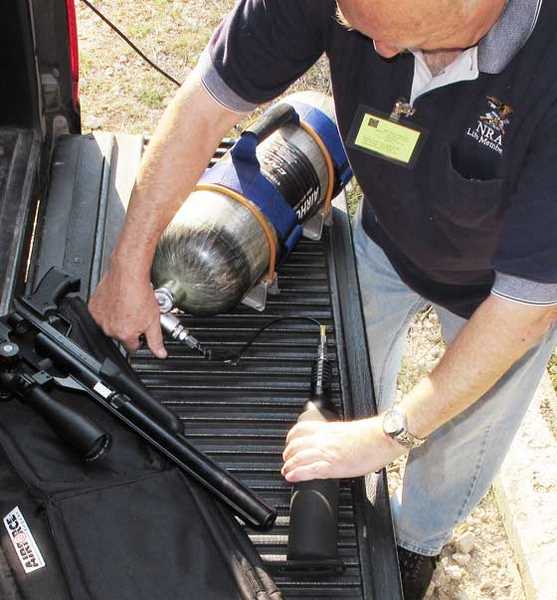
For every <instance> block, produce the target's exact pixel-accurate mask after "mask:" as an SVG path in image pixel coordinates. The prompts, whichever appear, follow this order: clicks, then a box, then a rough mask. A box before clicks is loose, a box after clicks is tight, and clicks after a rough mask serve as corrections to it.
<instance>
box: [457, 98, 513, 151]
mask: <svg viewBox="0 0 557 600" xmlns="http://www.w3.org/2000/svg"><path fill="white" fill-rule="evenodd" d="M487 103H488V107H489V110H488V111H487V112H486V113H485V114H483V115H482V116H481V117H480V118H479V119H478V123H477V125H476V127H475V128H472V127H468V129H467V130H466V135H467V136H469V137H471V138H472V139H474V140H476V141H477V142H478V144H481V145H482V146H485V147H486V148H489V149H490V150H493V151H494V152H496V153H497V154H499V155H500V156H501V155H502V154H503V141H504V138H505V132H506V128H507V125H509V123H510V122H511V119H510V117H511V115H512V113H513V109H512V108H511V107H510V106H509V105H508V104H504V103H503V102H501V100H499V99H498V98H495V97H494V96H488V97H487Z"/></svg>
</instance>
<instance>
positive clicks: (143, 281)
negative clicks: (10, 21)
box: [89, 72, 242, 358]
mask: <svg viewBox="0 0 557 600" xmlns="http://www.w3.org/2000/svg"><path fill="white" fill-rule="evenodd" d="M241 117H242V115H241V114H240V113H235V112H232V111H230V110H228V109H226V108H225V107H223V106H222V105H221V104H219V103H217V102H216V101H215V100H214V99H213V98H212V96H211V95H210V94H209V93H208V92H207V91H206V90H205V88H204V87H203V85H202V83H201V82H200V80H199V77H198V75H197V74H196V73H195V72H194V73H193V74H192V75H191V76H190V77H189V78H188V80H187V81H186V82H185V83H184V84H183V85H182V87H181V88H180V90H179V91H178V93H177V94H176V96H175V98H174V99H173V101H172V102H171V104H170V105H169V106H168V108H167V109H166V111H165V113H164V115H163V117H162V119H161V121H160V123H159V125H158V126H157V129H156V131H155V133H154V135H153V138H152V139H151V142H150V143H149V146H148V148H147V151H146V152H145V156H144V158H143V161H142V163H141V167H140V169H139V173H138V176H137V180H136V183H135V186H134V190H133V192H132V197H131V201H130V205H129V209H128V213H127V216H126V221H125V223H124V227H123V229H122V232H121V233H120V237H119V239H118V243H117V245H116V248H115V249H114V252H113V254H112V257H111V262H110V268H109V270H108V271H107V273H106V274H105V275H104V277H103V279H102V281H101V282H100V284H99V286H98V287H97V289H96V290H95V293H94V295H93V296H92V298H91V300H90V303H89V309H90V311H91V314H92V315H93V317H94V319H95V320H96V321H97V322H98V323H99V325H100V326H101V327H102V329H103V330H104V332H105V333H106V334H107V335H110V336H112V337H115V338H117V339H119V340H120V341H122V342H123V343H124V344H125V345H126V347H127V348H128V349H129V350H136V349H137V348H138V346H139V336H140V335H141V334H145V337H146V339H147V343H148V345H149V348H150V349H151V351H152V352H153V353H154V354H155V355H156V356H158V357H159V358H164V357H165V356H166V351H165V349H164V345H163V341H162V334H161V329H160V324H159V309H158V306H157V303H156V301H155V297H154V294H153V290H152V288H151V284H150V270H151V263H152V260H153V256H154V253H155V249H156V245H157V242H158V240H159V237H160V235H161V234H162V232H163V231H164V229H165V227H166V226H167V225H168V223H169V222H170V220H171V219H172V217H173V216H174V214H175V213H176V212H177V210H178V209H179V208H180V206H181V204H182V203H183V201H184V200H185V199H186V198H187V196H188V195H189V194H190V193H191V191H192V190H193V188H194V186H195V184H196V183H197V181H198V180H199V178H200V177H201V175H202V173H203V171H204V169H205V168H206V167H207V164H208V162H209V160H210V158H211V157H212V155H213V153H214V151H215V149H216V148H217V146H218V144H219V143H220V141H221V139H222V137H223V136H224V135H225V134H226V133H227V132H228V131H229V130H230V128H231V127H232V126H233V125H234V124H236V123H237V122H238V121H239V120H240V118H241Z"/></svg>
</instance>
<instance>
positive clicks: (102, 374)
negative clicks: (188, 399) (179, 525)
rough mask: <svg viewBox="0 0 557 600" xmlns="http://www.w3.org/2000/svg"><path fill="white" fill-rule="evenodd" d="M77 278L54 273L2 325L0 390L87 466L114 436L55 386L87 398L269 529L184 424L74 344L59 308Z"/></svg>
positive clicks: (265, 515) (268, 521)
mask: <svg viewBox="0 0 557 600" xmlns="http://www.w3.org/2000/svg"><path fill="white" fill-rule="evenodd" d="M79 284H80V282H79V279H77V278H75V277H72V276H70V275H68V274H67V273H64V272H63V271H61V270H59V269H56V268H52V269H50V271H48V273H47V274H46V275H45V276H44V278H43V279H42V280H41V282H40V283H39V285H38V287H37V289H36V290H35V291H34V292H33V293H32V294H31V295H29V296H23V297H19V298H18V299H16V300H15V301H14V308H15V309H14V311H13V312H11V313H9V314H7V315H4V316H3V317H1V318H0V391H2V392H3V394H2V395H3V396H4V397H5V398H10V399H11V398H12V397H16V398H18V399H19V400H21V401H23V402H24V403H26V404H27V405H29V406H30V407H31V408H33V409H34V410H37V411H38V412H39V413H40V414H41V415H42V416H43V417H44V418H45V419H46V421H47V422H48V423H49V424H50V426H51V427H52V428H53V429H54V430H55V431H56V433H57V434H58V435H59V436H60V437H61V438H62V439H63V440H64V441H65V442H66V443H68V444H70V445H71V446H72V447H73V448H74V449H76V450H77V451H78V452H80V453H81V455H82V456H83V457H84V458H85V460H88V461H93V460H98V459H100V458H101V457H102V456H103V455H104V454H106V452H107V451H108V450H109V447H110V436H109V435H108V434H106V433H104V432H103V431H102V430H101V429H100V428H99V427H97V426H96V425H95V423H93V422H92V421H90V420H89V419H87V418H85V417H84V416H82V415H80V414H79V412H78V411H76V410H75V409H71V408H68V407H67V406H64V405H62V404H60V402H58V401H57V400H55V399H54V398H53V397H52V396H51V395H50V394H49V392H48V390H49V389H51V388H52V387H59V388H63V389H70V390H74V391H79V392H83V393H85V394H87V396H88V397H89V398H90V399H91V400H93V401H95V402H96V404H98V405H99V406H101V407H102V408H104V409H105V410H107V411H109V412H110V413H111V414H112V415H113V416H114V417H115V418H116V419H118V420H119V421H120V422H121V423H123V424H124V425H125V426H127V427H128V428H129V429H131V430H133V431H134V432H135V433H136V434H137V435H139V436H140V437H142V438H143V439H144V440H145V441H146V442H148V443H149V444H151V446H153V447H155V448H156V449H157V450H159V451H160V452H161V453H162V454H164V455H165V456H166V457H167V458H169V459H170V460H171V461H172V462H173V463H174V464H175V465H177V466H178V467H180V468H181V469H182V470H183V471H184V472H185V473H187V474H188V475H190V476H191V477H193V478H194V479H195V480H196V481H197V482H198V483H200V484H201V485H202V486H204V487H205V488H206V489H208V490H209V491H210V492H211V493H212V494H213V495H215V496H216V497H217V498H219V500H221V501H222V502H223V503H224V504H226V505H227V506H228V507H229V508H230V509H232V510H233V511H234V513H235V514H237V515H238V516H239V517H240V518H241V519H242V520H243V521H244V522H246V523H247V524H248V525H250V526H252V527H255V528H257V529H262V530H266V529H270V528H271V527H272V526H273V523H274V521H275V519H276V512H275V511H274V510H273V509H271V508H270V507H268V506H267V505H266V504H265V503H263V502H262V501H261V500H260V499H259V498H258V497H257V496H256V495H255V494H254V493H253V492H252V491H251V490H250V489H249V488H247V487H246V486H245V485H243V484H242V483H241V482H239V481H238V480H236V479H235V478H233V477H232V476H231V475H230V474H229V473H227V472H226V471H225V470H224V469H223V468H221V467H220V466H218V465H217V464H215V463H214V462H213V461H211V460H210V459H209V458H208V457H206V456H205V455H204V454H203V453H202V452H200V451H199V450H197V449H196V448H195V447H194V446H192V445H191V444H190V443H189V442H188V440H187V439H186V437H185V435H184V434H183V431H182V425H181V423H180V421H179V419H178V417H177V416H176V415H175V414H174V413H173V412H172V411H170V410H169V409H168V408H166V407H165V406H163V405H162V404H160V403H159V402H157V400H155V398H153V397H152V396H151V395H150V394H149V392H148V391H147V390H146V389H145V388H144V387H143V386H141V385H139V384H138V383H137V382H136V381H135V380H134V379H133V378H132V377H130V376H129V374H128V373H126V372H125V371H124V370H122V369H121V368H120V367H118V365H116V364H115V363H114V362H113V361H111V360H110V359H109V358H106V359H105V360H103V361H102V362H101V361H99V360H97V359H96V358H95V357H93V356H91V354H89V353H88V352H86V351H85V350H84V349H83V348H81V347H80V346H79V345H77V344H76V343H75V342H74V341H72V340H71V339H70V338H69V337H68V333H69V323H68V322H67V320H66V319H65V318H64V316H63V315H62V313H61V312H60V309H59V304H60V301H61V300H62V299H63V298H64V297H65V296H67V295H68V294H69V293H70V292H76V291H78V290H79Z"/></svg>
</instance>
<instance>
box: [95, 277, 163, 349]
mask: <svg viewBox="0 0 557 600" xmlns="http://www.w3.org/2000/svg"><path fill="white" fill-rule="evenodd" d="M89 311H90V312H91V315H92V316H93V318H94V319H95V321H96V322H97V323H98V324H99V325H100V326H101V328H102V330H103V331H104V332H105V333H106V335H108V336H110V337H113V338H116V339H117V340H120V341H121V342H122V343H123V344H124V345H125V346H126V348H127V349H128V350H129V351H130V352H134V351H135V350H137V349H138V348H139V346H140V341H139V337H140V336H141V335H142V334H144V335H145V339H146V341H147V345H148V346H149V349H150V350H151V352H152V353H153V354H154V355H155V356H156V357H157V358H166V356H167V353H166V350H165V347H164V344H163V338H162V332H161V326H160V311H159V307H158V304H157V301H156V300H155V294H154V292H153V288H152V287H151V283H150V281H149V279H148V278H141V277H134V276H133V275H132V274H130V273H129V271H128V272H122V270H121V268H120V267H118V266H113V267H112V268H111V269H110V271H108V272H107V273H106V274H105V276H104V277H103V279H102V280H101V282H100V284H99V285H98V287H97V289H96V290H95V293H94V294H93V296H92V297H91V300H90V301H89Z"/></svg>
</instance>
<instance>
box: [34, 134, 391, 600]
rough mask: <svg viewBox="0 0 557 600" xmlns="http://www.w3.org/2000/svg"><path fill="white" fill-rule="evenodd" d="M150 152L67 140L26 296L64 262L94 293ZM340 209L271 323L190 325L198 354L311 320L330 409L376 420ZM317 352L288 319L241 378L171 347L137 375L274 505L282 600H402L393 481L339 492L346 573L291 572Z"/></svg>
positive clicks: (375, 479) (347, 485)
mask: <svg viewBox="0 0 557 600" xmlns="http://www.w3.org/2000/svg"><path fill="white" fill-rule="evenodd" d="M142 147H143V140H141V139H140V138H138V137H136V138H131V137H130V136H125V137H118V136H110V135H109V134H105V135H101V136H97V137H93V136H88V137H82V136H70V137H68V138H66V139H63V140H61V143H59V144H58V147H57V150H56V153H55V157H54V170H53V177H52V182H51V187H50V193H49V195H48V198H47V202H46V205H45V209H44V213H43V216H42V218H41V220H40V222H39V223H38V225H37V234H38V235H37V237H38V239H39V240H40V244H38V245H37V246H36V248H35V252H34V256H33V260H32V264H31V272H32V277H31V278H30V285H31V284H32V282H33V281H37V280H38V279H39V278H40V277H41V276H42V274H44V272H45V271H46V270H48V268H49V267H50V266H52V265H58V266H61V267H63V268H65V269H67V270H68V271H70V272H72V273H74V274H76V275H78V276H80V277H81V278H82V281H83V282H84V285H83V288H82V295H83V297H84V298H87V297H88V296H89V295H90V293H91V291H92V290H93V289H94V287H95V285H96V284H97V283H98V280H99V277H100V276H101V274H102V271H103V269H104V268H105V266H106V260H107V257H108V256H109V254H110V251H111V249H112V247H113V245H114V241H115V239H116V235H117V232H118V229H119V227H120V225H121V223H122V220H123V218H124V214H125V207H126V205H127V198H128V197H129V191H130V189H131V183H132V181H133V175H134V174H135V169H136V167H137V163H138V161H139V158H140V156H141V151H142ZM339 202H340V204H338V205H337V206H336V208H335V209H334V214H333V225H332V227H331V228H328V229H327V231H326V233H325V235H324V237H323V239H322V240H321V241H319V242H310V241H307V240H303V241H302V242H301V243H300V244H299V245H298V247H297V248H296V250H295V251H294V252H293V254H292V255H291V256H290V257H289V259H288V260H287V261H286V263H285V264H284V265H283V266H282V267H281V269H280V271H279V287H280V290H281V292H280V294H279V295H277V296H272V297H271V298H270V300H269V301H268V305H267V309H266V311H265V312H264V313H258V312H256V311H254V310H252V309H249V308H247V307H243V306H242V307H238V308H237V309H235V310H233V311H231V312H230V313H227V314H222V315H218V316H216V317H210V318H208V317H205V318H194V317H192V316H189V315H182V316H181V319H183V321H184V323H185V324H186V326H187V327H188V328H189V329H190V330H191V331H192V332H193V334H194V335H195V336H196V337H198V339H199V340H200V341H201V342H202V343H204V344H206V345H207V346H209V347H212V348H221V349H222V348H225V349H230V350H232V349H238V348H239V347H240V346H241V344H242V343H243V342H244V341H246V340H247V339H248V338H249V337H250V336H251V335H252V334H253V332H254V331H256V330H257V329H258V328H259V327H260V326H262V325H263V324H265V323H266V322H268V321H269V320H270V319H271V318H274V317H279V316H293V315H296V316H300V315H305V316H311V317H313V318H315V319H318V320H319V321H321V322H322V323H324V324H327V325H329V329H330V331H332V332H333V333H332V335H331V336H330V355H331V358H332V359H333V361H334V387H333V390H334V400H335V402H336V403H337V406H338V407H339V409H340V410H341V411H342V412H343V414H344V415H345V417H346V418H357V417H361V416H366V415H369V414H371V413H373V412H374V410H375V404H374V399H373V392H372V389H373V388H372V384H371V375H370V369H369V364H368V359H367V352H366V339H365V333H364V327H363V318H362V312H361V306H360V299H359V292H358V289H357V286H355V285H354V281H356V280H357V279H356V271H355V263H354V256H353V250H352V240H351V230H350V224H349V219H348V216H347V214H346V210H345V207H344V206H343V201H342V198H341V199H339ZM92 224H94V226H93V225H92ZM60 240H64V242H63V243H61V241H60ZM316 342H317V332H316V329H315V327H312V325H311V324H304V323H300V322H292V321H290V322H284V323H281V324H280V325H277V326H276V327H275V328H273V329H272V330H271V331H269V332H267V333H266V334H264V335H263V336H261V337H260V338H259V339H258V341H257V343H255V344H254V345H253V346H252V348H250V351H249V353H248V355H247V356H245V358H244V359H243V360H242V361H241V363H240V365H239V366H236V367H234V366H229V365H224V364H215V363H211V362H207V361H204V360H202V359H199V358H198V357H197V356H195V355H193V354H192V353H191V352H190V351H189V350H188V349H184V348H183V347H181V346H179V345H177V344H176V343H175V342H168V343H167V347H168V350H169V358H168V359H167V360H166V361H162V362H161V361H158V360H156V359H153V358H152V356H151V355H150V354H149V353H148V352H147V351H140V352H138V353H137V354H136V356H134V358H133V364H134V366H135V368H136V369H137V371H138V373H139V375H140V376H141V378H142V379H143V381H144V382H145V383H146V385H147V386H148V387H149V388H150V389H151V391H152V392H153V394H154V395H155V396H156V397H157V398H158V399H159V400H160V401H161V402H163V403H164V404H166V405H168V406H169V407H171V408H172V409H173V410H175V411H176V412H177V413H178V415H179V416H180V418H181V419H182V420H183V422H184V425H185V430H186V434H187V436H188V438H189V439H190V440H191V441H192V442H193V443H194V444H195V445H196V446H197V447H199V448H200V449H202V450H203V451H205V452H207V453H208V454H209V455H210V456H211V457H213V458H214V459H215V460H216V461H218V462H219V463H221V464H222V465H224V466H226V467H227V468H228V469H229V470H230V471H231V472H232V473H234V474H235V475H236V476H237V477H239V478H240V479H242V480H243V481H245V482H246V483H247V484H248V485H250V486H251V487H252V488H253V489H254V490H255V491H256V492H258V493H259V494H261V496H263V497H264V498H265V499H266V500H267V501H268V502H269V503H270V504H272V505H275V506H277V507H278V511H279V517H278V520H277V524H276V526H275V528H274V529H273V530H272V531H271V532H270V533H268V534H265V535H262V534H253V535H252V536H251V537H252V539H253V541H254V543H255V544H256V546H257V548H258V550H259V552H260V554H261V555H262V557H263V559H264V561H265V562H266V563H267V564H268V566H269V569H270V572H271V574H272V575H273V576H274V578H275V580H276V582H277V584H278V585H279V587H280V589H281V590H282V591H283V593H284V597H285V598H288V599H301V598H305V599H313V600H325V599H333V598H334V599H351V600H356V599H359V600H402V592H401V588H400V579H399V572H398V565H397V558H396V546H395V542H394V535H393V529H392V524H391V515H390V508H389V503H388V494H387V486H386V476H385V473H384V472H382V473H381V474H379V475H374V476H371V477H370V478H369V480H368V482H367V483H368V486H367V487H368V489H367V490H366V486H365V484H364V480H363V478H357V479H354V480H346V481H343V482H342V485H341V501H340V511H339V539H340V554H341V557H342V558H343V560H344V561H345V565H346V569H345V571H344V572H343V573H342V574H340V575H336V576H333V577H318V576H315V575H311V574H310V573H307V574H305V575H304V574H302V575H299V574H298V575H295V576H294V575H292V574H290V573H288V571H285V570H284V564H285V555H286V543H287V535H288V521H289V516H288V505H289V497H290V486H289V485H288V484H287V483H286V482H285V481H284V480H283V479H282V477H281V476H280V472H279V471H280V465H281V459H280V456H281V452H282V449H283V445H284V439H285V435H286V432H287V431H288V429H289V428H290V427H291V426H292V424H293V423H294V422H295V420H296V417H297V415H298V413H299V412H300V410H301V408H302V406H303V403H304V401H305V399H306V397H307V394H308V391H309V382H310V371H311V364H312V359H313V357H314V353H315V348H316ZM370 498H371V501H370Z"/></svg>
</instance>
